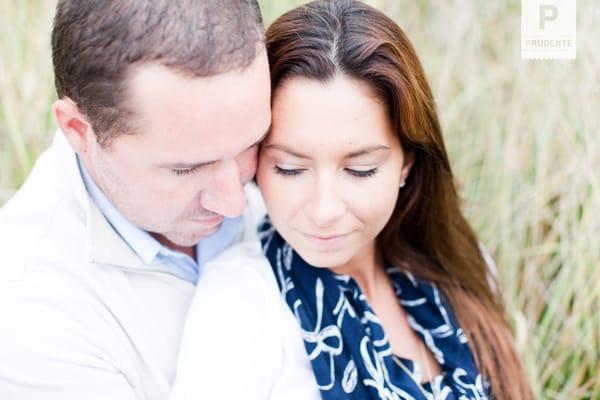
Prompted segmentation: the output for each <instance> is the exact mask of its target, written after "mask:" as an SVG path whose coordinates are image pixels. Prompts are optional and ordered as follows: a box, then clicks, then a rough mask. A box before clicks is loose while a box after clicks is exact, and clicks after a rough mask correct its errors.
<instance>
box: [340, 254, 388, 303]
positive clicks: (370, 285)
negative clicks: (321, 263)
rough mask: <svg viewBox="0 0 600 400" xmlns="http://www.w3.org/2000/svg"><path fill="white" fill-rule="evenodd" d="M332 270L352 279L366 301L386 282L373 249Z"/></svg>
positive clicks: (382, 265)
mask: <svg viewBox="0 0 600 400" xmlns="http://www.w3.org/2000/svg"><path fill="white" fill-rule="evenodd" d="M332 270H333V271H334V272H335V273H337V274H343V275H348V276H350V277H351V278H352V279H354V281H355V282H356V283H357V284H358V286H359V287H360V289H361V291H362V292H363V293H364V294H365V296H367V299H371V298H372V296H373V295H374V293H377V288H378V287H381V285H382V284H386V283H387V281H388V278H387V273H386V271H385V267H384V263H383V261H382V259H381V257H380V256H379V255H378V254H377V252H376V251H375V249H372V250H371V251H365V252H363V254H360V255H357V256H355V257H354V258H353V259H352V260H350V261H349V262H348V263H346V264H345V265H343V266H340V267H335V268H332Z"/></svg>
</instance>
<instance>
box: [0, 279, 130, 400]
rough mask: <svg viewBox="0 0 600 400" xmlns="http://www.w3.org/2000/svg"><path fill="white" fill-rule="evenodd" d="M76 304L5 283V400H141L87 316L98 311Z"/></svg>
mask: <svg viewBox="0 0 600 400" xmlns="http://www.w3.org/2000/svg"><path fill="white" fill-rule="evenodd" d="M73 300H74V301H73V302H70V304H69V303H67V302H66V301H65V299H64V297H58V298H57V297H55V296H52V295H48V293H44V292H43V289H37V288H32V287H31V286H30V285H27V284H24V283H22V282H20V281H11V280H6V279H0V321H2V328H1V329H0V398H1V399H3V400H37V399H40V400H82V399H85V400H96V399H98V400H100V399H103V400H104V399H110V400H133V399H136V398H137V396H136V394H135V391H134V388H132V387H131V386H130V385H129V383H128V382H127V379H126V377H125V376H124V374H123V373H122V371H119V369H118V368H116V367H115V365H117V364H116V363H115V360H114V359H112V358H113V357H112V356H111V355H110V352H109V351H108V349H106V348H105V346H103V345H102V343H103V341H101V340H99V336H100V335H102V331H101V330H100V331H98V330H97V329H95V327H94V324H90V323H89V322H90V320H89V319H87V318H85V313H86V312H88V313H92V312H93V311H92V310H91V309H90V310H85V305H84V304H77V301H76V300H75V299H73ZM61 303H62V304H61ZM77 310H79V311H77ZM82 315H83V316H84V317H83V318H82ZM106 341H110V338H105V341H104V342H106Z"/></svg>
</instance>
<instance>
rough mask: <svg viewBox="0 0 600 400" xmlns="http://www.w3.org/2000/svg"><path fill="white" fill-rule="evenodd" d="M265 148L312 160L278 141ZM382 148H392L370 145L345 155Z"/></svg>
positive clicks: (361, 153)
mask: <svg viewBox="0 0 600 400" xmlns="http://www.w3.org/2000/svg"><path fill="white" fill-rule="evenodd" d="M265 149H275V150H279V151H283V152H285V153H288V154H290V155H292V156H294V157H297V158H302V159H306V160H310V157H309V156H307V155H305V154H302V153H299V152H297V151H295V150H292V149H290V148H289V147H287V146H284V145H282V144H276V143H273V144H269V145H267V146H265ZM381 150H390V148H389V147H388V146H383V145H377V146H370V147H366V148H364V149H360V150H357V151H353V152H351V153H348V154H346V155H345V156H344V158H356V157H360V156H364V155H366V154H370V153H374V152H376V151H381Z"/></svg>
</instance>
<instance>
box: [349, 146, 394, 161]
mask: <svg viewBox="0 0 600 400" xmlns="http://www.w3.org/2000/svg"><path fill="white" fill-rule="evenodd" d="M381 150H390V148H389V147H388V146H384V145H381V144H380V145H377V146H370V147H365V148H364V149H361V150H357V151H353V152H351V153H348V154H346V157H344V158H355V157H360V156H364V155H365V154H370V153H374V152H376V151H381Z"/></svg>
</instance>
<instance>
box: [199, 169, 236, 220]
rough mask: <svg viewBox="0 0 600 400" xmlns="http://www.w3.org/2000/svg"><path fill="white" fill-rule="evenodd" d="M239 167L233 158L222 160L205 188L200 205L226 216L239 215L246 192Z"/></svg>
mask: <svg viewBox="0 0 600 400" xmlns="http://www.w3.org/2000/svg"><path fill="white" fill-rule="evenodd" d="M240 173H241V172H240V169H239V167H238V165H237V163H236V162H235V160H230V161H223V162H222V164H221V165H220V166H219V168H218V169H217V171H215V175H214V177H213V179H212V182H211V186H210V187H208V188H205V190H204V193H203V195H202V198H201V204H202V206H203V207H204V208H205V209H207V210H210V211H212V212H214V213H216V214H219V215H223V216H225V217H228V218H234V217H238V216H240V215H241V214H242V213H243V212H244V209H245V208H246V194H245V192H244V185H243V183H242V181H241V179H242V178H241V176H240Z"/></svg>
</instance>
